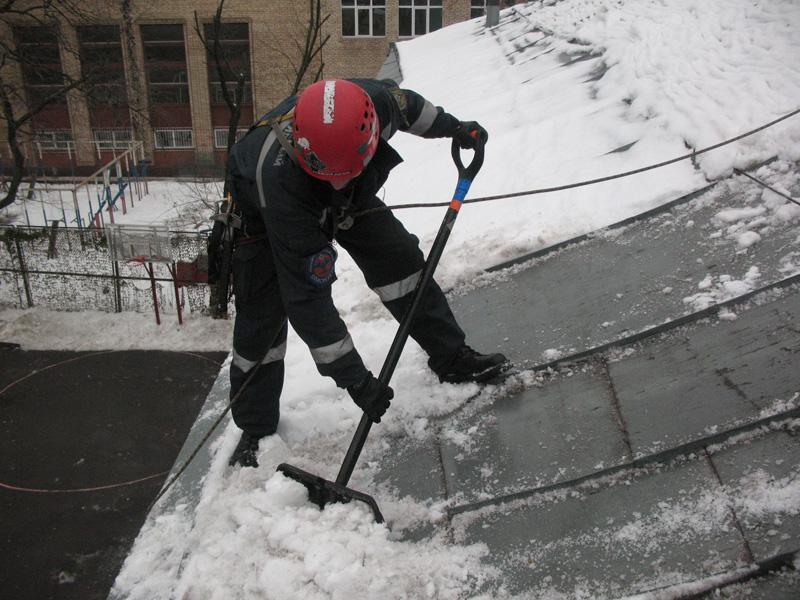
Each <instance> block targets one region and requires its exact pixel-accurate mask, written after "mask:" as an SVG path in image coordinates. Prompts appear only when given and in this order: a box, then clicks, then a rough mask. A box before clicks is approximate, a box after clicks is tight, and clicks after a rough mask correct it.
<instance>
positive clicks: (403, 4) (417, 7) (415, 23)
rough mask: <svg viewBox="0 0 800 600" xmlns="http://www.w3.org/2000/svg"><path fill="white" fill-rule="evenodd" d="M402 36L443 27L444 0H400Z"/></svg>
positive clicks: (415, 34)
mask: <svg viewBox="0 0 800 600" xmlns="http://www.w3.org/2000/svg"><path fill="white" fill-rule="evenodd" d="M398 16H399V21H400V23H399V25H400V26H399V30H398V33H399V34H400V36H401V37H414V36H417V35H425V34H426V33H430V32H431V31H436V30H437V29H441V28H442V0H400V7H399V14H398Z"/></svg>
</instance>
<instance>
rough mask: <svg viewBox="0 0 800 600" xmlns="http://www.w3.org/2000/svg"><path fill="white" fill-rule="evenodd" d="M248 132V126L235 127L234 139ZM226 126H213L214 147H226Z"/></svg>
mask: <svg viewBox="0 0 800 600" xmlns="http://www.w3.org/2000/svg"><path fill="white" fill-rule="evenodd" d="M247 132H248V128H246V127H245V128H242V127H237V128H236V141H237V142H238V141H239V140H240V139H242V138H243V137H244V134H246V133H247ZM227 138H228V128H227V127H214V149H215V150H225V149H226V148H227V147H228V139H227Z"/></svg>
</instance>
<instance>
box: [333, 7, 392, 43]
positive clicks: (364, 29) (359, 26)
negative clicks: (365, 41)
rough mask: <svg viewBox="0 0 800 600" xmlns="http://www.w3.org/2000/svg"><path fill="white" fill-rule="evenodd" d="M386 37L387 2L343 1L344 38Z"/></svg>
mask: <svg viewBox="0 0 800 600" xmlns="http://www.w3.org/2000/svg"><path fill="white" fill-rule="evenodd" d="M385 35H386V0H342V36H343V37H383V36H385Z"/></svg>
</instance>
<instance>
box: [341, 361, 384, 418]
mask: <svg viewBox="0 0 800 600" xmlns="http://www.w3.org/2000/svg"><path fill="white" fill-rule="evenodd" d="M347 393H349V394H350V397H351V398H352V399H353V401H354V402H355V403H356V404H357V405H358V406H359V408H361V410H363V411H364V413H365V414H366V415H367V416H368V417H369V420H370V421H372V422H373V423H380V422H381V417H382V416H383V413H385V412H386V409H387V408H389V404H390V402H389V400H391V399H392V398H394V390H392V388H390V387H389V386H388V385H384V384H382V383H381V382H380V381H378V380H377V379H376V378H375V377H374V376H373V375H372V373H370V372H367V376H366V377H364V379H363V381H361V383H357V384H355V385H351V386H350V387H348V388H347Z"/></svg>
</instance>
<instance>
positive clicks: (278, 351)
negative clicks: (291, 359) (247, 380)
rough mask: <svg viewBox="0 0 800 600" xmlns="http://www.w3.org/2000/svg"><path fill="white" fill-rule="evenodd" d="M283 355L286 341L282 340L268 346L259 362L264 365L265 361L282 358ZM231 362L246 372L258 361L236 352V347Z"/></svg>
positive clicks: (269, 361)
mask: <svg viewBox="0 0 800 600" xmlns="http://www.w3.org/2000/svg"><path fill="white" fill-rule="evenodd" d="M285 356H286V342H283V343H282V344H280V345H278V346H275V347H273V348H270V349H269V351H268V352H267V354H266V356H264V358H263V360H262V361H261V364H262V365H266V364H267V363H271V362H275V361H278V360H283V359H284V357H285ZM232 364H234V365H236V366H237V367H239V369H241V371H242V373H247V372H248V371H250V369H252V368H253V367H254V366H256V365H257V364H258V361H257V360H248V359H246V358H245V357H244V356H242V355H241V354H239V353H238V352H236V348H234V349H233V362H232Z"/></svg>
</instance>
